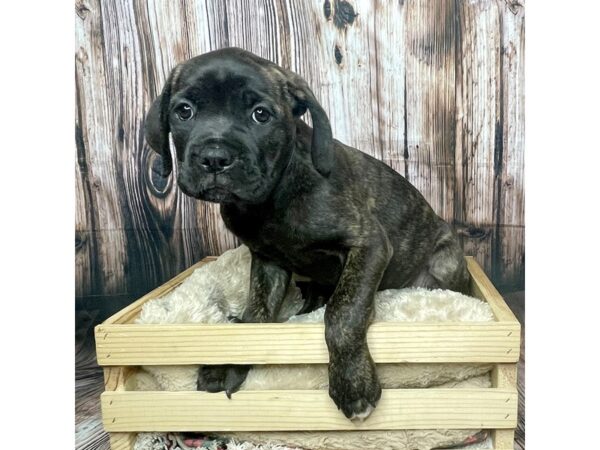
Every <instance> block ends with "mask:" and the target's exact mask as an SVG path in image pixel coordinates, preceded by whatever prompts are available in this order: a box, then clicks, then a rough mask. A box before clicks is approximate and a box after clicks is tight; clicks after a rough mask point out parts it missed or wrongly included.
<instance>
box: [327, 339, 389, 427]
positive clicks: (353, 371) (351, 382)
mask: <svg viewBox="0 0 600 450" xmlns="http://www.w3.org/2000/svg"><path fill="white" fill-rule="evenodd" d="M358 355H359V356H356V355H354V356H352V357H348V358H336V359H334V360H333V362H330V363H329V396H330V397H331V399H332V400H333V401H334V402H335V404H336V406H337V407H338V409H341V410H342V412H343V413H344V415H345V416H346V417H347V418H349V419H350V420H359V421H361V422H362V421H363V420H365V419H366V418H367V417H369V416H370V415H371V413H372V412H373V410H374V409H375V406H377V402H378V401H379V399H380V398H381V386H380V385H379V380H378V379H377V373H376V372H375V363H374V362H373V360H372V359H371V357H370V355H369V354H368V351H367V352H359V353H358Z"/></svg>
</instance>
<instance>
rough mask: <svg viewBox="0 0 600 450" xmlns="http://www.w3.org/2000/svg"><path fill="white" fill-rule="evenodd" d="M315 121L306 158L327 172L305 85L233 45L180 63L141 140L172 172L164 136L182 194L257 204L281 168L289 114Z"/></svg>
mask: <svg viewBox="0 0 600 450" xmlns="http://www.w3.org/2000/svg"><path fill="white" fill-rule="evenodd" d="M307 110H309V111H310V113H311V117H312V121H313V136H312V148H311V151H312V161H313V164H314V166H315V169H316V170H317V171H318V172H319V173H321V174H322V175H323V176H327V175H328V174H329V172H330V170H331V164H332V157H333V155H332V142H333V141H332V137H331V127H330V125H329V120H328V119H327V115H326V114H325V112H324V111H323V108H322V107H321V106H320V105H319V103H318V102H317V100H316V99H315V97H314V95H313V93H312V92H311V90H310V88H309V87H308V85H307V84H306V82H305V81H304V80H303V79H302V78H301V77H299V76H298V75H296V74H294V73H292V72H290V71H287V70H285V69H283V68H281V67H279V66H277V65H276V64H273V63H272V62H270V61H267V60H265V59H262V58H259V57H258V56H256V55H254V54H252V53H249V52H246V51H244V50H241V49H237V48H228V49H223V50H217V51H214V52H211V53H206V54H204V55H201V56H198V57H196V58H193V59H190V60H189V61H187V62H185V63H182V64H180V65H178V66H177V67H176V68H175V69H173V71H172V72H171V74H170V75H169V78H168V80H167V82H166V84H165V86H164V88H163V90H162V93H161V95H160V96H159V97H158V98H157V99H156V100H155V101H154V103H153V105H152V107H151V108H150V111H149V112H148V115H147V116H146V126H145V131H146V140H147V142H148V144H149V145H150V147H151V148H152V149H153V150H155V151H157V152H158V153H160V154H161V156H162V158H163V176H168V175H169V174H170V173H171V170H172V161H171V156H170V151H169V133H171V134H172V136H173V142H174V143H175V149H176V153H177V163H178V172H179V175H178V180H177V181H178V184H179V186H180V188H181V189H182V190H183V192H184V193H186V194H187V195H190V196H192V197H195V198H200V199H203V200H207V201H212V202H245V203H261V202H263V201H264V200H265V199H266V198H268V196H269V194H270V193H271V192H272V190H273V189H274V188H275V186H276V185H277V183H278V182H279V180H280V178H281V177H282V174H283V172H284V171H285V169H286V167H287V165H288V163H289V161H290V158H291V155H292V151H293V148H294V145H295V144H294V141H295V139H296V123H295V119H296V118H297V117H299V116H301V115H302V114H304V113H305V112H306V111H307Z"/></svg>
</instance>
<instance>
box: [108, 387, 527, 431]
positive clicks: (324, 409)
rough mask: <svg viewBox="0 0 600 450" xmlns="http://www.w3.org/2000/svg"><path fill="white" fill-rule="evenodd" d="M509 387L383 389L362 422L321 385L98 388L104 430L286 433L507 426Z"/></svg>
mask: <svg viewBox="0 0 600 450" xmlns="http://www.w3.org/2000/svg"><path fill="white" fill-rule="evenodd" d="M516 402H517V392H516V391H515V390H514V389H389V390H384V391H383V394H382V397H381V400H380V402H379V404H378V406H377V408H376V409H375V411H374V412H373V414H372V415H371V416H370V417H369V419H368V420H366V421H365V422H363V423H354V422H352V421H350V420H348V419H347V418H346V417H345V416H344V414H343V413H342V412H341V411H339V410H338V409H337V408H336V407H335V405H334V404H333V403H332V401H331V399H330V398H329V395H328V392H327V391H326V390H322V391H318V390H307V391H240V392H237V393H236V394H234V395H233V396H232V399H231V400H229V399H228V398H227V397H226V396H225V395H223V394H222V393H220V394H209V393H206V392H105V393H104V394H102V401H101V403H102V416H103V422H104V427H105V428H106V430H107V431H111V432H115V431H120V432H124V431H129V432H133V431H194V430H203V431H290V430H299V431H300V430H313V431H318V430H390V429H428V428H455V429H461V428H514V427H515V426H516V420H517V419H516V413H515V411H516V408H515V405H516Z"/></svg>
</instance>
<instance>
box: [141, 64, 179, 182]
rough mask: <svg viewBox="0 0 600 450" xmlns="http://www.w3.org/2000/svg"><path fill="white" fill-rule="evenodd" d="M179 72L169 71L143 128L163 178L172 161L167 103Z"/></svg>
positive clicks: (167, 172) (176, 68)
mask: <svg viewBox="0 0 600 450" xmlns="http://www.w3.org/2000/svg"><path fill="white" fill-rule="evenodd" d="M179 71H180V66H177V67H175V68H174V69H173V70H172V71H171V74H170V75H169V78H168V79H167V82H166V83H165V86H164V87H163V90H162V92H161V94H160V95H159V96H158V97H157V98H156V100H154V103H152V106H151V107H150V110H149V111H148V114H146V121H145V126H144V133H145V136H146V142H148V145H149V146H150V148H151V149H152V150H154V151H155V152H157V153H158V154H159V155H161V157H162V163H163V170H162V174H161V175H162V176H163V177H164V178H166V177H168V176H169V175H170V174H171V171H172V170H173V160H172V158H171V150H170V149H169V132H170V127H169V103H170V102H171V92H172V90H173V84H174V80H176V78H177V76H178V74H179Z"/></svg>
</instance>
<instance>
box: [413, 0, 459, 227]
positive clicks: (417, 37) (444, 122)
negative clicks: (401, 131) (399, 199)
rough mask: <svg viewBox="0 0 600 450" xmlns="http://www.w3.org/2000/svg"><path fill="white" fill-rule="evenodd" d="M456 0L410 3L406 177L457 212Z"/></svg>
mask: <svg viewBox="0 0 600 450" xmlns="http://www.w3.org/2000/svg"><path fill="white" fill-rule="evenodd" d="M455 7H456V3H455V2H438V1H435V0H415V1H410V2H407V3H406V8H407V10H406V25H405V30H406V37H405V46H406V48H405V50H406V140H407V148H406V149H405V156H406V158H407V164H406V178H407V179H408V180H409V181H410V182H411V183H412V184H413V185H414V186H415V187H416V188H417V189H419V191H420V192H421V193H422V194H423V195H424V196H425V198H426V199H427V200H428V201H429V203H430V204H431V206H432V207H433V209H434V211H435V212H436V213H437V214H438V215H439V216H441V217H442V218H443V219H445V220H447V221H449V222H452V219H453V217H454V183H455V181H454V167H453V166H454V128H455V90H456V89H455V63H456V57H455V23H454V20H455V16H456V11H455Z"/></svg>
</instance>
